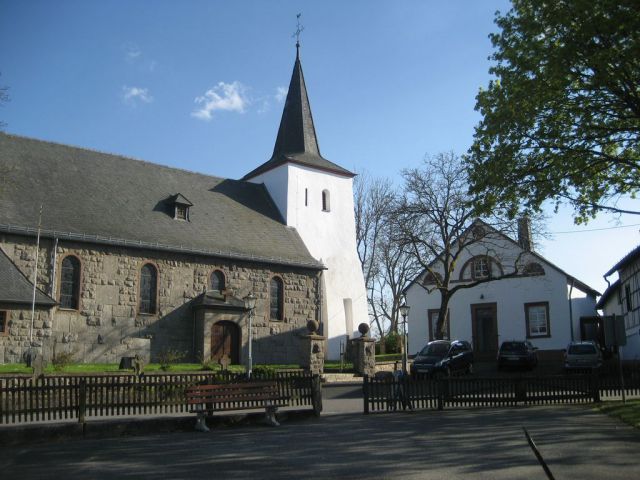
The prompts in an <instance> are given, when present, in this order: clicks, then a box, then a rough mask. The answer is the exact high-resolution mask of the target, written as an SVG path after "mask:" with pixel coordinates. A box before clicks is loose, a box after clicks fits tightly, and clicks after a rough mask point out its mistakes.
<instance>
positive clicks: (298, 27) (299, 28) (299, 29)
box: [291, 13, 304, 55]
mask: <svg viewBox="0 0 640 480" xmlns="http://www.w3.org/2000/svg"><path fill="white" fill-rule="evenodd" d="M301 16H302V14H301V13H299V14H297V15H296V31H295V32H294V33H293V35H291V36H292V37H296V55H298V54H299V53H300V34H301V33H302V32H303V31H304V26H302V24H300V17H301Z"/></svg>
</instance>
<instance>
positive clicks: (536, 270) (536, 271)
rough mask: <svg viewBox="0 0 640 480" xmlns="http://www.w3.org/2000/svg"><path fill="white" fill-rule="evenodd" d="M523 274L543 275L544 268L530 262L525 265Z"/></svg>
mask: <svg viewBox="0 0 640 480" xmlns="http://www.w3.org/2000/svg"><path fill="white" fill-rule="evenodd" d="M523 273H524V274H525V275H531V276H536V275H544V268H542V265H540V264H539V263H536V262H530V263H527V264H526V265H525V267H524V272H523Z"/></svg>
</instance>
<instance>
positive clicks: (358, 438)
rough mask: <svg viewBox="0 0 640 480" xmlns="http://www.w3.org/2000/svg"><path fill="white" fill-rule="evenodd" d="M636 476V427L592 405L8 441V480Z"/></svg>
mask: <svg viewBox="0 0 640 480" xmlns="http://www.w3.org/2000/svg"><path fill="white" fill-rule="evenodd" d="M523 425H524V426H526V427H527V428H528V429H529V431H530V433H531V435H532V436H533V438H534V440H535V441H536V443H537V444H538V447H539V449H540V450H541V452H542V454H543V455H544V456H545V458H546V460H547V462H548V463H549V465H550V467H551V469H552V471H553V473H554V474H555V476H556V478H557V479H558V480H560V479H580V480H587V479H598V480H602V479H614V478H615V479H637V478H638V477H639V476H640V467H638V452H639V451H640V431H638V430H636V429H633V428H631V427H628V426H625V425H623V424H621V423H619V422H617V421H615V420H612V419H610V418H608V417H606V416H603V415H601V414H599V413H595V412H594V411H592V410H590V409H589V408H587V407H562V406H555V407H535V408H534V407H531V408H512V409H503V410H498V409H481V410H457V411H454V410H448V411H444V412H437V411H429V412H420V413H398V414H378V415H368V416H365V415H361V414H351V415H328V416H324V417H321V418H318V419H305V420H300V421H291V422H288V423H283V424H282V425H281V426H280V427H277V428H273V427H266V426H249V427H247V426H241V427H224V428H222V427H221V428H218V429H215V430H212V431H211V432H209V433H196V432H184V433H173V434H162V435H148V436H140V437H123V438H113V439H101V440H73V441H67V442H65V443H57V444H50V445H38V446H34V447H32V448H26V447H20V448H5V449H2V450H0V472H2V478H3V479H5V478H6V479H13V478H16V479H17V478H19V479H32V478H43V479H44V478H47V479H48V478H61V479H65V480H67V479H76V478H77V479H80V478H82V479H86V478H92V479H107V478H124V479H141V478H155V479H158V478H176V479H183V478H184V479H190V480H194V479H198V478H208V479H210V478H220V479H226V478H229V479H237V478H252V479H253V478H260V479H265V478H266V479H270V478H278V479H285V478H296V479H298V478H316V479H323V478H375V479H379V478H396V479H397V478H403V479H404V478H408V479H443V478H446V479H459V478H472V479H496V480H498V479H527V480H532V479H544V478H545V476H544V473H543V471H542V469H541V468H540V466H539V465H538V464H537V463H536V461H535V458H534V456H533V453H532V452H531V451H530V449H529V447H528V445H527V444H526V441H525V439H524V435H523V434H522V430H521V427H522V426H523Z"/></svg>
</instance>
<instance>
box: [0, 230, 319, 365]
mask: <svg viewBox="0 0 640 480" xmlns="http://www.w3.org/2000/svg"><path fill="white" fill-rule="evenodd" d="M35 243H36V242H35V238H31V237H22V236H13V235H3V236H0V248H2V250H3V251H4V252H5V253H6V254H7V255H8V256H9V258H11V259H12V261H13V262H14V263H15V264H16V265H17V267H18V268H19V269H20V270H21V271H22V272H23V273H24V274H25V275H26V276H27V277H28V278H30V279H32V278H33V269H34V264H35V252H36V247H35ZM69 254H73V255H75V256H77V257H78V258H79V259H80V262H81V282H80V306H79V309H78V310H67V309H62V308H59V307H54V308H53V309H51V310H50V311H48V310H38V311H37V312H36V314H37V317H36V318H37V319H38V320H37V321H36V322H35V324H34V327H35V329H34V336H35V337H36V338H38V339H41V340H42V342H41V343H42V348H43V353H44V355H45V357H46V358H48V359H50V358H51V355H52V354H53V349H54V347H55V349H56V351H62V350H64V351H68V352H72V353H74V359H75V360H76V361H84V362H95V363H102V362H106V363H117V362H118V361H119V360H120V357H122V356H133V355H135V354H139V355H141V356H142V357H143V358H145V360H146V361H157V360H158V357H159V356H160V355H161V354H162V353H163V352H166V351H167V350H169V349H172V350H176V351H179V352H181V353H183V354H184V355H185V360H188V361H197V360H200V359H197V358H195V356H196V354H195V348H194V346H195V345H194V343H195V332H194V314H193V311H192V308H191V306H190V302H191V300H193V299H194V298H195V297H197V296H198V295H199V294H201V293H202V292H203V291H204V290H205V289H206V288H207V286H208V282H209V277H210V275H211V273H212V272H213V270H214V269H220V270H221V271H222V272H223V273H224V275H225V277H226V285H227V289H228V290H229V291H230V293H231V294H232V295H233V296H235V297H237V298H243V297H244V296H246V295H247V294H248V293H249V292H253V293H254V295H256V297H258V300H257V302H256V310H255V318H254V323H253V325H254V328H253V335H254V353H253V357H254V363H260V362H269V363H275V362H278V363H298V361H299V358H298V356H297V355H294V353H293V352H299V338H298V332H304V331H305V325H306V322H307V321H308V320H311V319H317V318H316V311H317V306H316V305H317V298H318V293H319V286H318V273H317V272H316V271H312V270H304V269H294V268H292V267H286V266H278V265H264V264H255V263H250V262H241V261H230V260H225V259H218V258H212V257H204V256H196V255H186V254H175V253H171V252H160V251H150V250H141V249H127V248H124V247H115V246H105V245H97V244H88V243H79V242H78V243H74V242H69V241H63V240H60V241H59V243H58V245H57V249H56V251H55V255H54V241H53V239H50V238H45V239H41V242H40V254H39V259H38V263H39V266H38V282H37V286H38V288H40V289H41V290H42V291H44V292H45V293H47V294H49V295H52V296H53V298H55V299H56V300H58V290H59V271H60V264H61V262H62V259H63V258H64V257H65V256H66V255H69ZM147 262H151V263H152V264H154V265H155V266H156V267H157V269H158V310H157V314H154V315H145V314H140V313H139V312H138V288H139V272H140V269H141V268H142V266H143V265H144V264H145V263H147ZM54 265H55V269H54ZM273 275H279V276H280V277H281V278H282V279H283V282H284V317H285V318H284V320H283V321H277V322H276V321H271V320H270V319H269V282H270V279H271V277H272V276H273ZM0 309H1V308H0ZM27 310H28V311H27ZM27 313H28V315H27ZM30 314H31V312H30V308H27V309H26V310H24V311H23V310H16V309H15V307H14V309H13V310H11V313H10V320H11V321H10V331H9V334H8V335H6V336H4V337H0V352H2V353H3V355H4V358H3V356H2V355H0V362H5V363H8V362H16V361H20V356H21V355H22V353H24V351H25V350H26V349H27V348H28V347H29V341H28V328H29V326H30V322H31V316H30ZM25 332H27V333H26V335H27V336H26V337H25ZM244 337H245V335H243V339H244ZM245 347H246V346H245V345H244V343H243V345H242V350H243V351H244V350H246V348H245Z"/></svg>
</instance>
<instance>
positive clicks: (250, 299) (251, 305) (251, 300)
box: [243, 293, 257, 379]
mask: <svg viewBox="0 0 640 480" xmlns="http://www.w3.org/2000/svg"><path fill="white" fill-rule="evenodd" d="M243 300H244V304H245V305H246V307H247V308H248V309H249V358H248V359H247V360H248V365H247V378H249V379H251V373H252V371H253V357H252V353H251V349H252V346H253V314H254V310H255V308H256V300H257V298H256V296H255V295H254V294H253V293H250V294H249V295H247V296H246V297H244V299H243Z"/></svg>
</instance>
